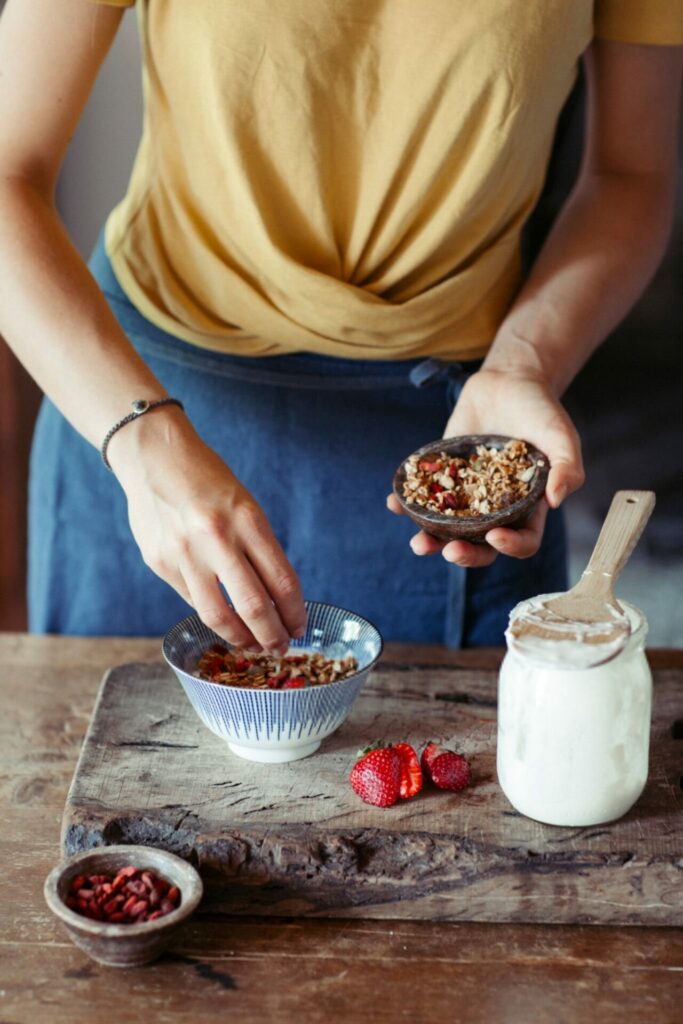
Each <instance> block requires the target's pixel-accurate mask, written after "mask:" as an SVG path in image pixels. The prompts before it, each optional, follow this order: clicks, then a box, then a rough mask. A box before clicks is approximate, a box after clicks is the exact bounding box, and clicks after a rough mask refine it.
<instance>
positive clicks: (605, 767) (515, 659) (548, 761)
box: [497, 595, 652, 826]
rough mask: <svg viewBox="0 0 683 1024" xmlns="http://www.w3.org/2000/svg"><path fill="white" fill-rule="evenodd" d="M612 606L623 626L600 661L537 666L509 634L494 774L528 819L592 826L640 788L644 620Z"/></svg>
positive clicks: (644, 764)
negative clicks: (624, 633) (625, 630)
mask: <svg viewBox="0 0 683 1024" xmlns="http://www.w3.org/2000/svg"><path fill="white" fill-rule="evenodd" d="M547 596H548V597H551V596H553V595H547ZM526 604H527V602H524V603H523V604H522V605H519V606H518V608H516V609H515V610H514V611H513V613H512V615H511V621H512V619H513V618H514V617H515V615H516V614H517V613H518V612H521V611H522V610H523V609H524V607H525V605H526ZM621 604H622V607H623V609H624V611H625V612H626V613H627V615H628V616H629V619H630V620H631V630H632V632H631V634H630V636H629V638H628V641H627V643H626V646H625V647H624V649H623V650H622V651H621V652H620V653H619V654H618V655H617V656H616V657H614V658H613V659H612V660H611V661H608V662H606V663H605V664H603V665H596V666H593V667H591V668H572V667H571V665H567V664H562V663H560V664H544V663H541V662H539V661H536V660H531V659H530V658H529V657H528V656H526V655H524V654H520V653H519V651H517V650H516V649H515V648H514V645H511V644H510V640H509V638H508V651H507V654H506V655H505V659H504V661H503V664H502V666H501V670H500V677H499V683H498V750H497V768H498V781H499V783H500V786H501V788H502V790H503V792H504V793H505V795H506V797H507V798H508V800H509V801H510V803H511V804H512V806H513V807H515V808H516V810H518V811H520V812H521V813H522V814H525V815H526V816H527V817H529V818H535V819H536V820H537V821H542V822H545V823H547V824H550V825H574V826H580V825H598V824H600V823H602V822H606V821H614V820H615V819H616V818H620V817H621V816H622V815H623V814H626V812H627V811H628V810H629V809H630V808H631V807H632V806H633V804H634V803H635V802H636V800H637V799H638V797H639V796H640V794H641V793H642V791H643V788H644V786H645V782H646V780H647V771H648V754H649V745H650V714H651V705H652V674H651V672H650V667H649V665H648V662H647V659H646V657H645V650H644V646H645V636H646V634H647V622H646V619H645V616H644V615H643V614H642V612H640V611H639V610H638V609H637V608H634V607H633V606H632V605H628V604H626V603H625V602H621ZM559 642H560V643H566V641H559Z"/></svg>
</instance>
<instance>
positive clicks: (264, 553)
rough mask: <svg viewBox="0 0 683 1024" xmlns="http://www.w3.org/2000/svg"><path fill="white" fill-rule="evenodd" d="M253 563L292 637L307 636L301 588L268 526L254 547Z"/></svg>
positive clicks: (250, 556) (252, 551)
mask: <svg viewBox="0 0 683 1024" xmlns="http://www.w3.org/2000/svg"><path fill="white" fill-rule="evenodd" d="M249 560H250V562H251V564H252V566H253V567H254V569H255V570H256V573H257V574H258V576H259V577H260V578H261V580H262V581H263V584H264V586H265V587H266V590H267V591H268V593H269V594H270V596H271V598H272V600H273V603H274V604H275V607H276V608H277V610H278V613H279V615H280V618H281V619H282V622H283V623H284V625H285V628H286V629H287V633H288V635H289V636H293V637H296V638H297V639H299V638H300V637H302V636H303V635H304V633H305V632H306V606H305V605H304V596H303V593H302V591H301V585H300V583H299V580H298V578H297V575H296V573H295V572H294V570H293V569H292V567H291V565H290V564H289V562H288V560H287V558H286V557H285V554H284V552H283V550H282V548H281V547H280V545H279V544H278V542H277V541H276V539H275V537H274V536H273V534H272V532H271V530H270V527H268V526H266V527H265V529H264V530H263V532H262V534H261V538H260V542H257V543H256V544H253V545H252V547H251V549H250V551H249Z"/></svg>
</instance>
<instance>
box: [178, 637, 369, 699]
mask: <svg viewBox="0 0 683 1024" xmlns="http://www.w3.org/2000/svg"><path fill="white" fill-rule="evenodd" d="M357 671H358V662H357V661H356V659H355V658H354V657H352V656H351V655H349V656H348V657H346V658H341V659H334V658H326V657H325V656H324V655H323V654H320V653H319V652H316V653H313V654H309V653H302V654H285V655H284V656H283V657H281V658H278V657H275V656H274V655H271V654H249V653H247V652H246V651H242V650H240V649H239V648H237V647H236V648H233V649H232V650H228V648H227V647H223V646H222V645H221V644H214V645H213V647H211V648H210V649H209V650H208V651H205V652H204V654H202V656H201V658H200V659H199V664H198V665H197V668H196V671H195V675H196V676H198V678H199V679H207V680H209V681H210V682H212V683H222V684H223V685H224V686H241V687H243V688H246V689H251V690H300V689H303V688H304V687H306V686H322V685H324V684H325V683H336V682H337V681H338V680H339V679H346V678H347V677H348V676H352V675H353V674H354V673H355V672H357Z"/></svg>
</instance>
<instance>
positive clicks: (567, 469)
mask: <svg viewBox="0 0 683 1024" xmlns="http://www.w3.org/2000/svg"><path fill="white" fill-rule="evenodd" d="M545 452H546V455H547V456H548V459H549V460H550V472H549V474H548V483H547V484H546V489H545V494H546V498H547V501H548V504H549V505H550V507H551V508H559V506H560V505H561V504H562V502H563V501H564V499H565V498H566V497H567V495H569V494H571V493H572V491H576V490H578V488H579V487H581V485H582V484H583V482H584V480H585V476H586V475H585V472H584V468H583V458H582V456H581V441H580V439H579V435H578V433H577V430H576V428H575V426H574V424H573V423H572V422H571V420H570V419H569V417H568V416H567V415H566V414H565V415H564V416H563V417H562V419H561V422H560V423H558V424H557V425H556V426H555V429H554V430H552V431H551V432H549V434H548V435H546V448H545Z"/></svg>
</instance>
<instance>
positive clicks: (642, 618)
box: [505, 591, 648, 672]
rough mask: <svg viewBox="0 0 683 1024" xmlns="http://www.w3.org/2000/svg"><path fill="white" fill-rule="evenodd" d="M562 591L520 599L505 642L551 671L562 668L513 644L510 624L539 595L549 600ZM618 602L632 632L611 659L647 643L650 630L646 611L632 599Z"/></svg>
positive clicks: (584, 668) (577, 668)
mask: <svg viewBox="0 0 683 1024" xmlns="http://www.w3.org/2000/svg"><path fill="white" fill-rule="evenodd" d="M562 593H564V592H563V591H558V592H557V593H554V594H539V595H537V596H536V597H530V598H527V599H526V600H525V601H520V602H519V603H518V604H517V605H515V607H514V608H513V609H512V611H511V612H510V617H509V624H508V629H507V630H506V632H505V642H506V645H507V650H508V652H509V653H511V654H514V655H515V657H517V658H519V659H520V660H521V661H524V662H533V663H534V664H536V665H539V666H541V665H542V666H543V667H544V668H547V669H549V670H551V671H552V670H557V669H558V668H560V666H559V665H556V664H555V663H554V662H553V661H552V660H550V659H549V660H548V661H545V660H542V659H540V658H538V659H536V658H534V657H533V656H530V655H528V654H527V653H526V652H522V651H520V650H519V648H518V647H517V646H516V645H511V643H510V639H509V629H510V625H512V623H513V622H514V620H515V618H516V615H517V614H518V613H519V612H520V611H521V610H523V609H524V608H525V607H526V606H527V605H528V604H529V603H530V602H531V601H535V600H538V598H539V597H542V598H547V599H548V600H551V599H552V598H553V597H559V596H561V594H562ZM617 603H618V604H619V605H620V607H621V608H622V609H623V611H624V612H625V614H626V615H627V616H628V619H629V622H630V623H631V632H630V633H629V636H628V638H627V640H626V643H625V644H624V646H623V647H622V649H621V650H620V651H618V652H617V653H616V654H615V655H613V657H612V658H610V659H609V661H612V660H613V659H614V658H619V657H623V656H624V654H627V653H628V652H631V651H634V650H636V649H637V648H638V647H641V646H643V645H644V643H645V637H646V635H647V631H648V621H647V617H646V615H645V613H644V612H643V611H642V610H641V609H640V608H638V607H637V606H636V605H634V604H631V602H630V601H624V600H620V599H617ZM560 642H562V641H560ZM603 664H605V662H600V663H599V664H597V665H576V666H573V670H574V671H577V672H586V671H591V670H592V669H599V668H601V667H602V665H603ZM568 667H569V666H566V665H565V666H562V669H563V670H565V671H566V669H567V668H568Z"/></svg>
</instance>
